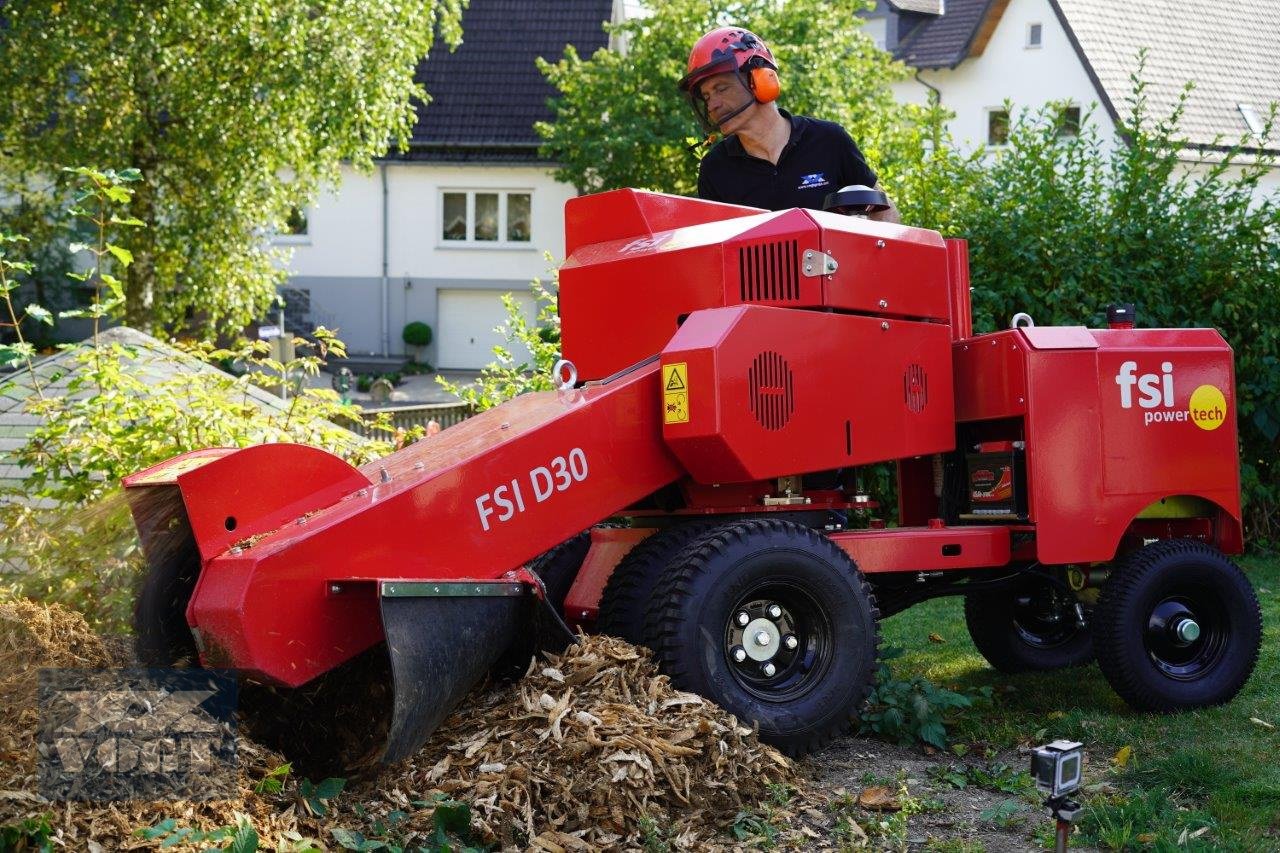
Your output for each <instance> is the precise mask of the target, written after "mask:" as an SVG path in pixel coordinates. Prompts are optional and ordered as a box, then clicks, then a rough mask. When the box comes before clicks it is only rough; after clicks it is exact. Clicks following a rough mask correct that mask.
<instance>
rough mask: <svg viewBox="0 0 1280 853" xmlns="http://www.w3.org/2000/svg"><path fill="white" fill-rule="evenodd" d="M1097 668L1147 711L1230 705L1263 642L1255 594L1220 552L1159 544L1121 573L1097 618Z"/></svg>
mask: <svg viewBox="0 0 1280 853" xmlns="http://www.w3.org/2000/svg"><path fill="white" fill-rule="evenodd" d="M1093 644H1094V649H1095V650H1096V651H1097V655H1098V666H1099V668H1101V670H1102V674H1103V675H1104V676H1106V679H1107V681H1108V682H1109V683H1110V684H1111V687H1112V689H1114V690H1115V691H1116V693H1118V694H1119V695H1120V697H1121V698H1122V699H1124V700H1125V701H1126V702H1127V703H1129V705H1131V706H1132V707H1133V708H1135V709H1137V710H1140V711H1162V712H1167V711H1178V710H1182V709H1185V708H1200V707H1204V706H1208V705H1220V704H1222V703H1224V702H1229V701H1230V700H1231V699H1232V698H1233V697H1234V696H1235V695H1236V693H1238V692H1239V691H1240V688H1241V687H1243V686H1244V683H1245V681H1247V680H1248V678H1249V675H1250V674H1251V673H1252V672H1253V667H1254V664H1256V663H1257V660H1258V652H1259V650H1260V648H1261V645H1262V611H1261V609H1260V608H1259V606H1258V597H1257V595H1256V594H1255V593H1254V591H1253V587H1252V586H1251V585H1250V583H1249V581H1248V579H1247V578H1246V577H1245V576H1244V573H1243V572H1242V571H1240V569H1239V567H1237V566H1236V564H1235V563H1233V562H1231V560H1229V559H1227V557H1226V556H1225V555H1224V554H1223V553H1222V552H1221V551H1219V550H1218V549H1216V548H1213V547H1211V546H1209V545H1206V544H1205V543H1203V542H1198V541H1195V540H1190V539H1165V540H1161V541H1159V542H1154V543H1152V544H1150V545H1148V546H1146V547H1144V548H1142V549H1140V550H1138V551H1135V552H1134V553H1133V554H1131V555H1129V557H1128V558H1126V560H1125V561H1124V562H1123V563H1122V564H1120V565H1118V566H1117V569H1116V571H1113V572H1112V574H1111V577H1110V578H1109V579H1108V581H1107V583H1106V584H1105V585H1104V586H1103V588H1102V594H1101V596H1100V598H1099V600H1098V606H1097V608H1096V609H1095V610H1094V614H1093Z"/></svg>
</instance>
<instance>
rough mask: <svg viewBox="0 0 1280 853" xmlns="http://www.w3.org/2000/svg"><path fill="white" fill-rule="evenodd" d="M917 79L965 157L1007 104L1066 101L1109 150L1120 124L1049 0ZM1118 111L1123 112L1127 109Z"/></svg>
mask: <svg viewBox="0 0 1280 853" xmlns="http://www.w3.org/2000/svg"><path fill="white" fill-rule="evenodd" d="M1033 23H1038V24H1040V25H1041V46H1040V47H1039V48H1029V47H1027V29H1028V27H1029V25H1031V24H1033ZM873 25H877V26H875V28H873ZM866 27H867V32H868V34H870V35H872V37H873V38H876V37H878V38H879V40H878V42H877V43H882V40H883V38H884V26H883V19H874V18H873V19H872V20H869V21H867V23H866ZM919 77H920V79H921V80H923V81H925V82H926V83H928V84H929V85H931V86H934V87H936V88H937V89H938V90H940V92H941V97H942V104H943V106H945V107H946V108H947V109H948V110H951V111H952V112H954V113H955V118H953V119H952V120H951V122H950V123H949V125H948V127H949V129H950V131H951V134H952V136H953V137H954V139H955V140H956V142H957V143H958V144H959V145H960V146H961V147H962V148H963V149H965V150H973V149H974V148H976V147H979V146H981V145H984V144H986V142H987V116H988V113H989V112H990V111H991V110H993V109H1001V108H1002V104H1003V102H1004V100H1005V99H1006V98H1007V99H1009V100H1010V101H1012V102H1013V107H1014V112H1015V114H1016V113H1017V111H1018V110H1020V109H1032V110H1035V109H1038V108H1039V107H1041V106H1043V105H1044V104H1046V103H1048V102H1049V101H1063V100H1065V101H1069V102H1070V103H1071V104H1073V105H1076V106H1079V107H1081V108H1082V109H1081V112H1082V114H1084V113H1088V118H1087V119H1086V124H1090V125H1092V126H1094V127H1095V128H1096V129H1097V131H1098V136H1099V138H1100V139H1101V140H1102V145H1103V149H1104V150H1109V149H1110V148H1111V146H1112V145H1113V144H1114V143H1115V142H1116V139H1115V122H1114V121H1112V119H1111V116H1110V115H1109V114H1108V113H1107V111H1106V108H1105V107H1104V106H1103V105H1102V103H1101V102H1100V98H1099V95H1098V91H1097V89H1095V88H1094V85H1093V82H1092V81H1091V80H1090V79H1089V75H1088V73H1087V72H1086V71H1085V69H1084V66H1083V65H1082V64H1081V62H1080V58H1079V56H1078V55H1077V54H1076V51H1075V48H1074V47H1072V45H1071V42H1070V40H1069V38H1068V36H1067V33H1066V31H1065V30H1064V29H1063V27H1062V25H1061V23H1059V21H1058V17H1057V15H1055V14H1054V11H1053V9H1052V7H1050V5H1049V3H1048V2H1047V0H1011V2H1010V3H1009V5H1008V7H1007V8H1006V9H1005V11H1004V14H1003V16H1002V17H1001V19H1000V23H999V25H998V26H997V27H996V29H995V32H993V33H992V35H991V40H990V41H989V42H988V43H987V46H986V48H985V49H984V50H983V52H982V55H981V56H977V57H971V58H969V59H966V60H965V61H964V62H962V63H961V64H960V65H959V66H958V67H956V68H954V69H932V70H923V71H921V72H920V73H919ZM894 94H895V95H896V96H897V97H898V99H899V100H902V101H905V102H909V103H925V102H927V100H928V96H929V90H928V88H926V87H925V86H924V85H922V84H921V83H920V82H918V81H916V80H914V79H912V80H906V81H902V82H900V83H896V84H894ZM1115 106H1116V108H1117V109H1119V110H1124V109H1125V104H1123V103H1117V104H1115ZM1186 168H1187V169H1188V170H1190V171H1191V172H1192V173H1194V174H1200V175H1203V174H1205V173H1207V172H1208V171H1209V169H1210V168H1211V167H1210V166H1204V165H1199V164H1195V163H1192V162H1188V163H1187V164H1186ZM1233 174H1239V170H1233ZM1276 194H1280V169H1272V170H1271V171H1270V172H1269V173H1268V174H1267V175H1265V176H1263V177H1262V179H1261V180H1260V181H1259V186H1258V190H1257V192H1256V193H1255V194H1254V195H1255V198H1257V199H1259V200H1261V199H1262V198H1264V197H1266V196H1273V195H1276Z"/></svg>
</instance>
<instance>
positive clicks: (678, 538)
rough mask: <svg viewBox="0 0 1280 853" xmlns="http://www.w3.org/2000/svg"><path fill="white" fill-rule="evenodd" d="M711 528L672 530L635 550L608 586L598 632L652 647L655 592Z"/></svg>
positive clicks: (692, 526) (694, 526)
mask: <svg viewBox="0 0 1280 853" xmlns="http://www.w3.org/2000/svg"><path fill="white" fill-rule="evenodd" d="M709 529H710V527H709V525H706V524H681V525H677V526H675V527H668V528H667V529H665V530H659V531H658V532H657V533H654V534H653V535H651V536H649V537H648V538H647V539H643V540H641V541H640V544H638V545H636V547H634V548H632V549H631V551H630V552H628V554H627V556H625V557H623V558H622V559H621V560H620V561H619V562H618V565H617V568H615V569H614V570H613V574H611V575H609V582H608V583H606V584H605V587H604V593H603V594H602V595H601V596H600V621H599V622H598V623H597V624H596V630H597V631H599V632H600V633H601V634H609V635H610V636H613V637H621V638H622V639H624V640H626V641H627V642H629V643H631V644H633V645H637V646H640V645H645V646H652V642H651V641H652V639H653V638H652V637H649V636H647V635H646V633H645V623H646V620H647V617H648V613H649V605H650V603H651V602H652V600H653V591H654V589H655V588H657V586H658V583H659V581H660V580H661V579H662V573H663V572H664V571H666V568H667V566H668V565H670V564H671V561H672V560H673V559H674V558H675V557H676V555H677V554H679V553H680V552H681V551H683V550H684V549H685V547H686V546H688V545H689V543H690V542H692V541H693V540H695V539H697V538H698V537H699V536H702V535H703V534H705V533H706V532H707V531H708V530H709Z"/></svg>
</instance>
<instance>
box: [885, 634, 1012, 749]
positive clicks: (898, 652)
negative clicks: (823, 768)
mask: <svg viewBox="0 0 1280 853" xmlns="http://www.w3.org/2000/svg"><path fill="white" fill-rule="evenodd" d="M902 654H903V650H902V649H901V648H899V647H896V646H891V647H889V648H886V649H884V650H883V651H881V653H880V667H879V673H878V675H877V678H876V686H875V688H874V689H873V690H872V691H871V695H870V696H869V697H868V698H867V709H866V710H865V711H863V712H862V715H861V717H860V723H861V726H862V729H863V730H864V731H871V732H875V733H876V734H877V735H880V736H881V737H884V738H889V739H892V740H896V741H897V742H898V743H900V744H904V745H908V744H914V743H916V742H922V743H927V744H930V745H931V746H934V747H937V748H938V749H946V748H947V718H948V716H949V715H950V714H951V712H954V711H957V710H960V709H963V708H969V707H970V706H972V705H973V704H974V701H975V700H986V699H989V698H990V690H989V689H983V690H979V691H976V692H974V693H971V694H969V695H966V694H964V693H957V692H955V691H953V690H947V689H946V688H943V687H939V686H937V685H936V684H934V683H933V682H932V681H930V680H929V679H927V678H924V677H923V676H919V675H913V676H911V677H910V678H905V679H904V678H897V677H895V676H894V674H893V670H892V669H891V668H890V667H889V661H890V660H892V659H894V658H897V657H901V656H902Z"/></svg>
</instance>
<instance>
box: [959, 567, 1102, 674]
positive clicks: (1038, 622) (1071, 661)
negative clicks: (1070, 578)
mask: <svg viewBox="0 0 1280 853" xmlns="http://www.w3.org/2000/svg"><path fill="white" fill-rule="evenodd" d="M1075 605H1076V601H1075V597H1074V596H1072V595H1071V594H1070V593H1068V592H1067V590H1065V589H1062V588H1061V587H1059V586H1058V585H1057V584H1054V583H1051V582H1049V581H1048V580H1046V579H1043V578H1040V577H1036V576H1033V575H1029V576H1028V577H1027V578H1025V579H1022V580H1018V581H1015V582H1014V583H1012V584H1010V585H1009V586H1008V587H1002V588H997V589H992V590H982V591H980V592H973V593H970V594H969V595H967V596H965V599H964V621H965V624H967V625H968V627H969V636H970V637H972V638H973V644H974V645H975V646H977V648H978V651H979V652H981V654H982V656H983V657H984V658H986V659H987V662H988V663H989V664H991V665H992V666H993V667H995V668H996V669H998V670H1000V671H1001V672H1009V673H1014V672H1045V671H1048V670H1053V669H1065V668H1066V667H1071V666H1084V665H1085V664H1087V663H1089V662H1090V661H1092V660H1093V640H1092V638H1091V637H1090V635H1089V629H1088V628H1087V627H1082V626H1081V625H1080V623H1079V621H1078V620H1077V618H1076V610H1075Z"/></svg>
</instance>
